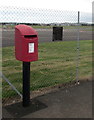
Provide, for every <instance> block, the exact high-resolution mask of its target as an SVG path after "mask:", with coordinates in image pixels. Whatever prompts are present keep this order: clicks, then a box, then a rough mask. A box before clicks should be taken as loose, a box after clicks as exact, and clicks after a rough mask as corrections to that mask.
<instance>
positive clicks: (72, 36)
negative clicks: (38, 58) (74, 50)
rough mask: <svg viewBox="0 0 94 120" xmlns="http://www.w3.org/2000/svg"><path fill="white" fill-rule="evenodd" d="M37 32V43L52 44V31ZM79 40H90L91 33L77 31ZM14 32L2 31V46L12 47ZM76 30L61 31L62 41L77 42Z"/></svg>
mask: <svg viewBox="0 0 94 120" xmlns="http://www.w3.org/2000/svg"><path fill="white" fill-rule="evenodd" d="M36 31H37V32H38V37H39V43H40V42H52V36H53V30H52V29H36ZM79 31H80V32H79V39H80V40H91V39H92V31H88V30H83V29H82V30H81V29H80V30H79ZM14 36H15V32H14V30H3V31H2V46H3V47H6V46H14ZM77 39H78V29H65V30H63V41H77Z"/></svg>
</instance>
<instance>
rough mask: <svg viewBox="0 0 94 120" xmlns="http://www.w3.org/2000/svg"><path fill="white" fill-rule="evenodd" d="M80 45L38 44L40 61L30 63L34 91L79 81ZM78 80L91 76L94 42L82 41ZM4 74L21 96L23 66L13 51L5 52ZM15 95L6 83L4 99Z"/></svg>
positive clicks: (70, 43) (10, 48) (11, 49)
mask: <svg viewBox="0 0 94 120" xmlns="http://www.w3.org/2000/svg"><path fill="white" fill-rule="evenodd" d="M76 48H77V42H76V41H70V42H69V41H68V42H50V43H40V44H39V60H38V61H35V62H31V74H30V78H31V79H30V80H31V90H38V89H39V88H43V87H48V86H54V85H57V84H62V83H67V82H70V81H73V80H76V64H77V49H76ZM79 57H80V62H79V71H80V73H79V79H82V78H83V79H84V78H85V79H87V78H89V77H91V75H92V62H91V61H92V41H91V40H86V41H80V56H79ZM3 73H4V75H5V76H6V77H7V78H8V79H9V81H10V82H11V83H12V84H13V85H14V86H15V87H16V88H17V89H18V90H19V91H20V92H22V62H21V61H17V60H16V59H15V55H14V47H5V48H3ZM15 94H16V93H15V92H14V91H13V90H12V88H11V87H10V86H9V85H8V83H6V82H5V81H4V80H3V98H6V97H11V96H14V95H15Z"/></svg>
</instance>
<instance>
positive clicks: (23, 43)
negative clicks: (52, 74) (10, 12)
mask: <svg viewBox="0 0 94 120" xmlns="http://www.w3.org/2000/svg"><path fill="white" fill-rule="evenodd" d="M15 57H16V59H17V60H20V61H23V62H32V61H36V60H38V34H37V32H36V31H35V30H34V29H33V28H32V27H30V26H27V25H17V26H16V27H15Z"/></svg>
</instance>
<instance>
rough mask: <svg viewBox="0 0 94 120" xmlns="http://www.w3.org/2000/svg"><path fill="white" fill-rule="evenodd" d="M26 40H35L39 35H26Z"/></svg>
mask: <svg viewBox="0 0 94 120" xmlns="http://www.w3.org/2000/svg"><path fill="white" fill-rule="evenodd" d="M24 37H25V38H35V37H37V35H24Z"/></svg>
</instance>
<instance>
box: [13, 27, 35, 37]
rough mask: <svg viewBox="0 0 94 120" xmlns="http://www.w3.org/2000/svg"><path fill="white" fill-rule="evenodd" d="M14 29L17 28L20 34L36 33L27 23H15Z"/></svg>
mask: <svg viewBox="0 0 94 120" xmlns="http://www.w3.org/2000/svg"><path fill="white" fill-rule="evenodd" d="M15 29H18V30H19V32H20V33H21V35H37V32H36V31H35V29H33V28H32V27H30V26H27V25H16V27H15Z"/></svg>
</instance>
